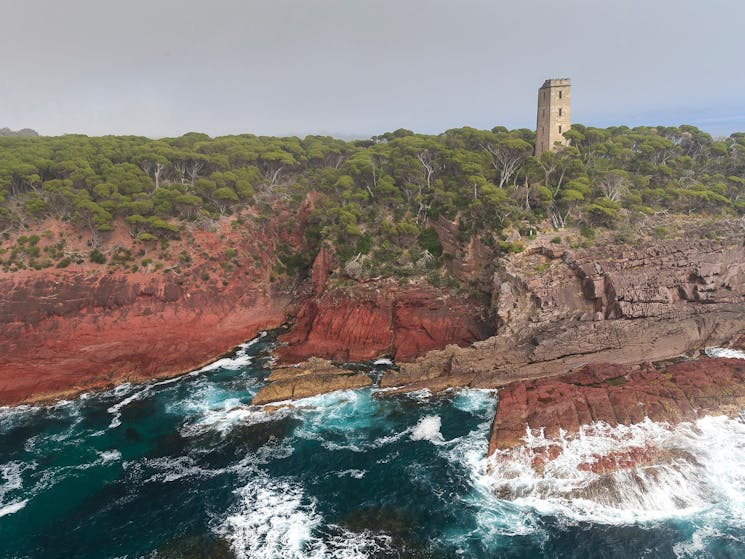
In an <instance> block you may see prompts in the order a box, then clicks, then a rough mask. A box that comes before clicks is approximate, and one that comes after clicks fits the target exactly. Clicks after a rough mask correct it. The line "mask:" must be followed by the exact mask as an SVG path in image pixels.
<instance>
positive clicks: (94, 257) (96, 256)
mask: <svg viewBox="0 0 745 559" xmlns="http://www.w3.org/2000/svg"><path fill="white" fill-rule="evenodd" d="M88 259H89V260H90V261H91V262H93V263H94V264H106V257H105V256H104V255H103V253H102V252H101V251H100V250H98V249H97V248H95V249H93V250H92V251H91V253H90V254H89V255H88Z"/></svg>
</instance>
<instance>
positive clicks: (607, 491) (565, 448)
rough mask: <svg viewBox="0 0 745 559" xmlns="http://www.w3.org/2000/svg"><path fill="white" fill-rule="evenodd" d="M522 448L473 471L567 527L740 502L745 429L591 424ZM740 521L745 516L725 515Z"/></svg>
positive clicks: (727, 424)
mask: <svg viewBox="0 0 745 559" xmlns="http://www.w3.org/2000/svg"><path fill="white" fill-rule="evenodd" d="M524 441H525V442H524V445H522V446H520V447H517V448H515V449H512V450H503V451H497V452H496V453H495V454H494V455H493V456H492V457H491V458H490V459H488V460H484V461H483V463H480V464H478V468H479V472H480V474H479V483H482V484H484V485H485V486H486V487H487V488H488V489H489V491H490V492H491V493H492V494H494V495H495V496H497V497H500V498H503V499H506V500H509V501H510V502H512V503H514V504H516V505H518V506H521V507H525V508H529V509H532V510H534V511H536V512H538V513H539V514H541V515H558V516H562V517H564V518H566V519H568V520H570V521H574V522H593V523H602V524H633V523H639V522H651V521H659V520H663V519H670V518H675V517H691V516H695V515H697V514H701V513H705V512H706V511H708V510H710V509H711V508H712V507H717V506H725V507H729V506H730V505H729V504H731V503H739V504H742V503H743V502H744V501H745V424H743V423H742V422H741V421H739V420H733V419H729V418H727V417H705V418H702V419H699V420H697V421H696V422H694V423H683V424H681V425H678V426H676V427H671V426H669V425H667V424H665V423H655V422H653V421H651V420H649V419H647V420H645V421H644V422H642V423H639V424H636V425H631V426H623V425H621V426H617V427H611V426H609V425H607V424H603V423H598V424H594V425H591V426H586V427H584V428H582V430H581V431H580V433H579V434H578V435H577V436H574V437H558V438H555V439H551V438H546V437H544V436H543V434H541V433H538V434H535V433H527V434H526V437H525V439H524ZM730 512H731V513H732V514H734V515H735V518H738V520H739V519H745V510H742V509H741V508H738V507H735V508H734V509H732V510H731V511H730Z"/></svg>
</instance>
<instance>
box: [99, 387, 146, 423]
mask: <svg viewBox="0 0 745 559" xmlns="http://www.w3.org/2000/svg"><path fill="white" fill-rule="evenodd" d="M127 385H128V387H129V386H131V385H129V383H127ZM121 386H125V385H121ZM117 388H119V387H117ZM151 389H152V385H148V386H145V388H143V389H142V390H140V391H138V392H135V393H134V394H131V395H130V396H127V397H126V398H124V400H122V401H121V402H118V403H116V404H114V405H113V406H111V407H110V408H109V409H107V410H106V411H107V412H109V413H110V414H112V415H113V416H114V417H112V418H111V422H110V423H109V429H116V428H117V427H119V426H120V425H121V424H122V411H121V410H122V408H124V407H126V406H128V405H129V404H131V403H132V402H135V401H137V400H142V399H143V398H145V397H147V396H148V395H149V394H150V391H151Z"/></svg>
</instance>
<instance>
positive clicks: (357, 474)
mask: <svg viewBox="0 0 745 559" xmlns="http://www.w3.org/2000/svg"><path fill="white" fill-rule="evenodd" d="M366 473H367V470H355V469H350V470H344V471H343V472H336V477H347V476H348V477H352V478H354V479H362V478H363V477H365V474H366Z"/></svg>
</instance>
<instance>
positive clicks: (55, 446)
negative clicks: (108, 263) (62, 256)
mask: <svg viewBox="0 0 745 559" xmlns="http://www.w3.org/2000/svg"><path fill="white" fill-rule="evenodd" d="M272 343H273V342H272V340H271V337H270V336H266V337H264V338H262V339H260V340H257V341H255V342H254V343H251V344H247V345H246V346H245V347H244V348H243V349H241V350H240V352H239V354H238V355H237V356H235V357H234V358H229V359H224V360H222V361H221V362H219V363H217V364H216V365H215V366H213V367H210V368H207V370H203V371H199V372H196V373H191V374H189V375H185V376H182V377H180V378H178V379H173V380H169V381H164V382H155V383H150V384H147V385H123V386H120V387H118V388H117V389H116V390H113V391H109V392H105V393H99V394H90V395H86V396H83V397H81V398H78V399H76V400H74V401H70V402H62V403H60V404H58V405H55V406H50V407H34V408H16V409H2V410H0V556H1V557H14V558H20V557H43V558H56V557H60V558H109V557H111V558H114V557H131V558H134V557H153V558H154V557H163V558H166V557H169V558H170V557H195V558H196V557H215V558H222V557H226V558H227V557H241V558H242V557H251V558H301V557H313V558H324V557H329V558H332V557H340V558H342V557H343V558H358V557H359V558H362V557H413V558H417V557H421V558H424V557H428V558H430V557H431V558H449V557H484V558H486V557H488V558H494V557H634V558H636V557H743V556H745V543H743V542H744V541H745V429H744V428H743V425H742V423H740V422H737V421H732V420H727V419H725V418H713V419H706V420H702V421H700V422H698V424H696V425H689V426H683V427H681V428H678V429H666V428H664V426H663V427H661V426H658V425H654V424H651V423H649V422H648V423H647V424H644V425H641V426H638V427H635V428H629V429H627V430H626V431H624V432H619V431H617V430H616V431H612V430H605V431H604V430H603V429H602V428H598V429H596V430H595V431H593V432H588V433H585V434H584V435H583V437H581V438H580V439H578V440H575V441H560V442H559V443H560V444H562V445H563V446H564V450H565V452H564V454H563V456H562V458H560V459H559V460H557V461H556V462H557V463H556V465H554V466H552V467H551V468H552V469H548V470H547V471H545V472H544V473H543V474H542V475H540V476H538V475H537V474H535V472H533V470H532V469H531V468H529V467H528V466H529V464H530V460H531V456H532V454H531V453H532V450H530V449H531V448H533V447H534V448H539V447H540V445H542V444H544V443H545V441H543V440H542V439H541V437H540V435H538V436H537V437H536V438H535V440H530V441H529V444H528V445H527V447H526V450H524V451H523V454H520V453H515V454H514V455H511V456H507V455H505V456H502V457H500V458H499V460H498V461H497V462H495V463H492V464H491V465H490V464H488V463H487V462H486V461H485V460H484V454H485V452H486V446H487V436H488V430H489V423H490V421H491V419H492V417H493V413H494V409H495V405H496V394H495V393H492V392H488V391H476V390H465V391H457V392H452V393H450V394H448V395H446V396H445V397H439V398H433V397H430V396H429V395H428V394H426V393H418V394H417V393H414V394H409V395H405V396H397V397H380V394H379V393H378V394H377V395H376V391H375V390H374V389H368V390H359V391H344V392H338V393H334V394H330V395H325V396H322V397H317V398H310V399H307V400H303V401H300V402H297V403H295V405H294V406H293V407H292V408H285V409H281V410H279V411H267V410H264V409H261V408H252V407H250V406H248V403H249V402H250V400H251V397H252V395H253V394H254V393H255V392H256V390H257V389H258V387H259V386H260V384H261V382H262V379H263V378H264V377H265V376H266V374H267V373H268V371H267V369H266V368H265V365H266V363H267V360H268V355H267V351H268V350H269V349H270V348H271V345H272ZM629 441H631V442H629ZM640 441H641V442H642V443H645V444H646V443H650V442H653V443H655V444H659V445H662V446H665V445H667V446H668V447H669V448H671V449H675V450H677V451H680V452H679V453H673V456H674V457H673V459H672V461H671V462H670V464H668V465H667V466H665V467H664V468H661V469H660V468H658V469H654V468H651V469H650V468H639V469H638V470H636V471H633V472H631V473H628V472H627V473H622V474H619V475H618V476H616V477H614V478H612V479H605V480H599V479H598V478H597V476H592V475H589V474H586V473H582V474H580V473H579V472H578V470H577V468H576V464H577V462H578V461H581V460H582V459H584V458H586V457H587V455H592V453H594V452H598V451H599V449H602V448H603V447H604V445H605V446H608V445H621V446H622V445H624V444H632V443H634V444H636V443H639V442H640ZM588 453H589V454H588ZM583 457H584V458H583Z"/></svg>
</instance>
